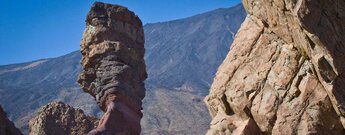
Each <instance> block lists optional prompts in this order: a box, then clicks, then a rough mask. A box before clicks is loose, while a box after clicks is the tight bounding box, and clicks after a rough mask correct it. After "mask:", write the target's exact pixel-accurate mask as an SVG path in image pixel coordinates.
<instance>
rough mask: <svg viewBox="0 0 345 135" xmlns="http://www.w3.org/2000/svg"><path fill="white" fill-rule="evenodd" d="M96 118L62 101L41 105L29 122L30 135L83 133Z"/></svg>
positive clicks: (95, 122)
mask: <svg viewBox="0 0 345 135" xmlns="http://www.w3.org/2000/svg"><path fill="white" fill-rule="evenodd" d="M97 123H98V120H97V119H96V118H94V117H91V116H87V115H85V114H84V112H83V111H82V110H80V109H75V108H73V107H71V106H69V105H66V104H64V103H62V102H52V103H49V104H48V105H46V106H44V107H42V108H41V109H40V110H39V112H38V114H37V116H35V117H34V118H32V119H31V120H30V122H29V130H30V131H29V132H30V133H29V134H30V135H85V134H87V133H88V132H89V131H91V130H92V129H94V128H95V127H96V126H97Z"/></svg>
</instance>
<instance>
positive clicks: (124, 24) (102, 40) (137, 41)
mask: <svg viewBox="0 0 345 135" xmlns="http://www.w3.org/2000/svg"><path fill="white" fill-rule="evenodd" d="M80 47H81V53H82V56H83V57H82V60H81V64H82V66H83V69H82V72H81V73H80V75H79V78H78V83H79V84H80V86H81V87H82V88H83V89H84V91H85V92H87V93H89V94H91V95H92V96H94V97H95V99H96V101H97V103H98V105H99V106H100V108H101V109H102V110H103V111H107V108H109V104H110V102H114V103H115V106H113V105H111V106H112V107H113V108H112V109H111V110H112V111H110V112H114V113H117V114H116V116H114V117H119V118H116V119H117V120H115V121H112V123H111V125H113V126H112V127H111V128H114V129H115V128H118V129H116V130H118V131H116V132H117V133H123V132H133V133H134V132H136V133H135V134H139V133H140V119H141V118H142V112H141V110H142V100H143V98H144V97H145V85H144V80H145V79H146V78H147V73H146V65H145V61H144V53H145V49H144V31H143V26H142V22H141V21H140V19H139V18H138V16H136V15H135V14H134V13H133V12H131V11H129V10H128V9H127V8H125V7H122V6H119V5H110V4H104V3H100V2H96V3H94V4H93V6H92V7H91V10H90V11H89V13H88V15H87V19H86V28H85V31H84V34H83V38H82V40H81V43H80ZM110 112H108V111H107V112H106V113H105V114H109V113H110ZM111 114H112V113H111ZM105 116H108V115H105ZM104 118H105V117H104ZM108 120H110V119H107V118H105V120H104V121H107V122H108ZM109 122H110V121H109ZM101 125H102V123H101ZM108 125H109V124H108ZM104 126H107V124H106V125H104ZM132 127H135V129H134V128H132ZM99 128H100V127H99Z"/></svg>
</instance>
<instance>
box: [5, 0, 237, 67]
mask: <svg viewBox="0 0 345 135" xmlns="http://www.w3.org/2000/svg"><path fill="white" fill-rule="evenodd" d="M99 1H102V2H106V3H113V4H119V5H123V6H126V7H128V8H129V9H130V10H132V11H134V12H135V13H136V14H137V15H138V16H139V17H140V18H141V20H142V21H143V23H144V24H146V23H155V22H163V21H169V20H174V19H180V18H185V17H189V16H192V15H196V14H199V13H203V12H206V11H210V10H214V9H217V8H226V7H231V6H234V5H236V4H238V3H240V0H99ZM93 2H94V0H90V1H88V0H1V1H0V65H6V64H12V63H20V62H28V61H32V60H37V59H42V58H52V57H58V56H61V55H64V54H67V53H70V52H72V51H75V50H78V49H79V42H80V39H81V36H82V32H83V29H84V28H85V21H84V20H85V17H86V14H87V12H88V11H89V8H90V6H91V5H92V3H93Z"/></svg>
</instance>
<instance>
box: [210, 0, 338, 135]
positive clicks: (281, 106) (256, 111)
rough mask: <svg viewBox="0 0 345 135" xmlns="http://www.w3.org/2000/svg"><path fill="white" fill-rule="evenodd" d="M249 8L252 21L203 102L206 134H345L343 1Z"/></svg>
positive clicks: (279, 1) (249, 0) (258, 3)
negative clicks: (207, 113)
mask: <svg viewBox="0 0 345 135" xmlns="http://www.w3.org/2000/svg"><path fill="white" fill-rule="evenodd" d="M243 5H244V7H245V9H246V11H247V14H248V15H247V18H246V20H245V21H244V23H243V24H242V26H241V28H240V30H239V32H238V33H237V35H236V38H235V40H234V43H233V44H232V47H231V50H230V52H229V53H228V55H227V57H226V59H225V60H224V61H223V63H222V64H221V66H220V67H219V69H218V72H217V74H216V77H215V78H214V82H213V84H212V86H211V89H210V94H209V95H208V96H207V97H206V98H205V102H206V104H207V106H208V109H209V111H210V113H211V116H212V117H213V120H212V122H211V126H210V129H209V131H208V133H207V134H277V135H278V134H281V133H284V134H289V135H293V134H320V135H321V134H322V135H324V134H333V135H335V134H339V135H340V134H344V125H345V124H344V116H345V115H344V113H345V112H344V103H345V102H344V101H345V100H344V99H343V98H344V97H345V96H343V95H344V94H345V91H344V89H345V83H344V82H345V80H344V78H345V76H344V71H345V67H344V59H345V55H344V53H343V52H345V47H344V46H345V45H344V43H345V38H344V37H343V36H341V35H342V34H344V32H345V27H344V26H345V21H344V20H345V14H344V13H345V12H343V11H344V10H345V8H344V7H345V2H344V1H342V0H330V1H316V0H314V1H310V0H298V1H296V0H270V1H264V0H243ZM229 110H233V113H229ZM243 127H250V129H251V130H249V129H247V128H243Z"/></svg>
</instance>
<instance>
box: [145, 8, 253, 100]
mask: <svg viewBox="0 0 345 135" xmlns="http://www.w3.org/2000/svg"><path fill="white" fill-rule="evenodd" d="M245 15H246V14H245V11H244V9H243V7H242V5H237V6H235V7H232V8H223V9H217V10H214V11H211V12H207V13H204V14H199V15H196V16H193V17H189V18H186V19H181V20H175V21H169V22H164V23H155V24H148V25H146V26H145V36H146V49H147V53H146V60H147V61H146V63H147V66H148V73H149V75H150V77H149V79H148V80H147V82H149V83H150V84H155V85H158V86H164V87H168V88H181V87H182V88H183V87H192V89H193V92H194V93H196V94H201V95H206V94H208V88H209V85H210V84H211V82H212V80H213V76H214V74H215V72H216V70H217V68H218V66H219V64H220V63H221V62H222V61H223V59H224V58H225V56H226V54H227V53H228V51H229V48H230V43H232V41H233V38H234V35H235V34H236V32H237V30H238V29H239V27H240V25H241V23H242V21H243V19H244V18H245Z"/></svg>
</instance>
